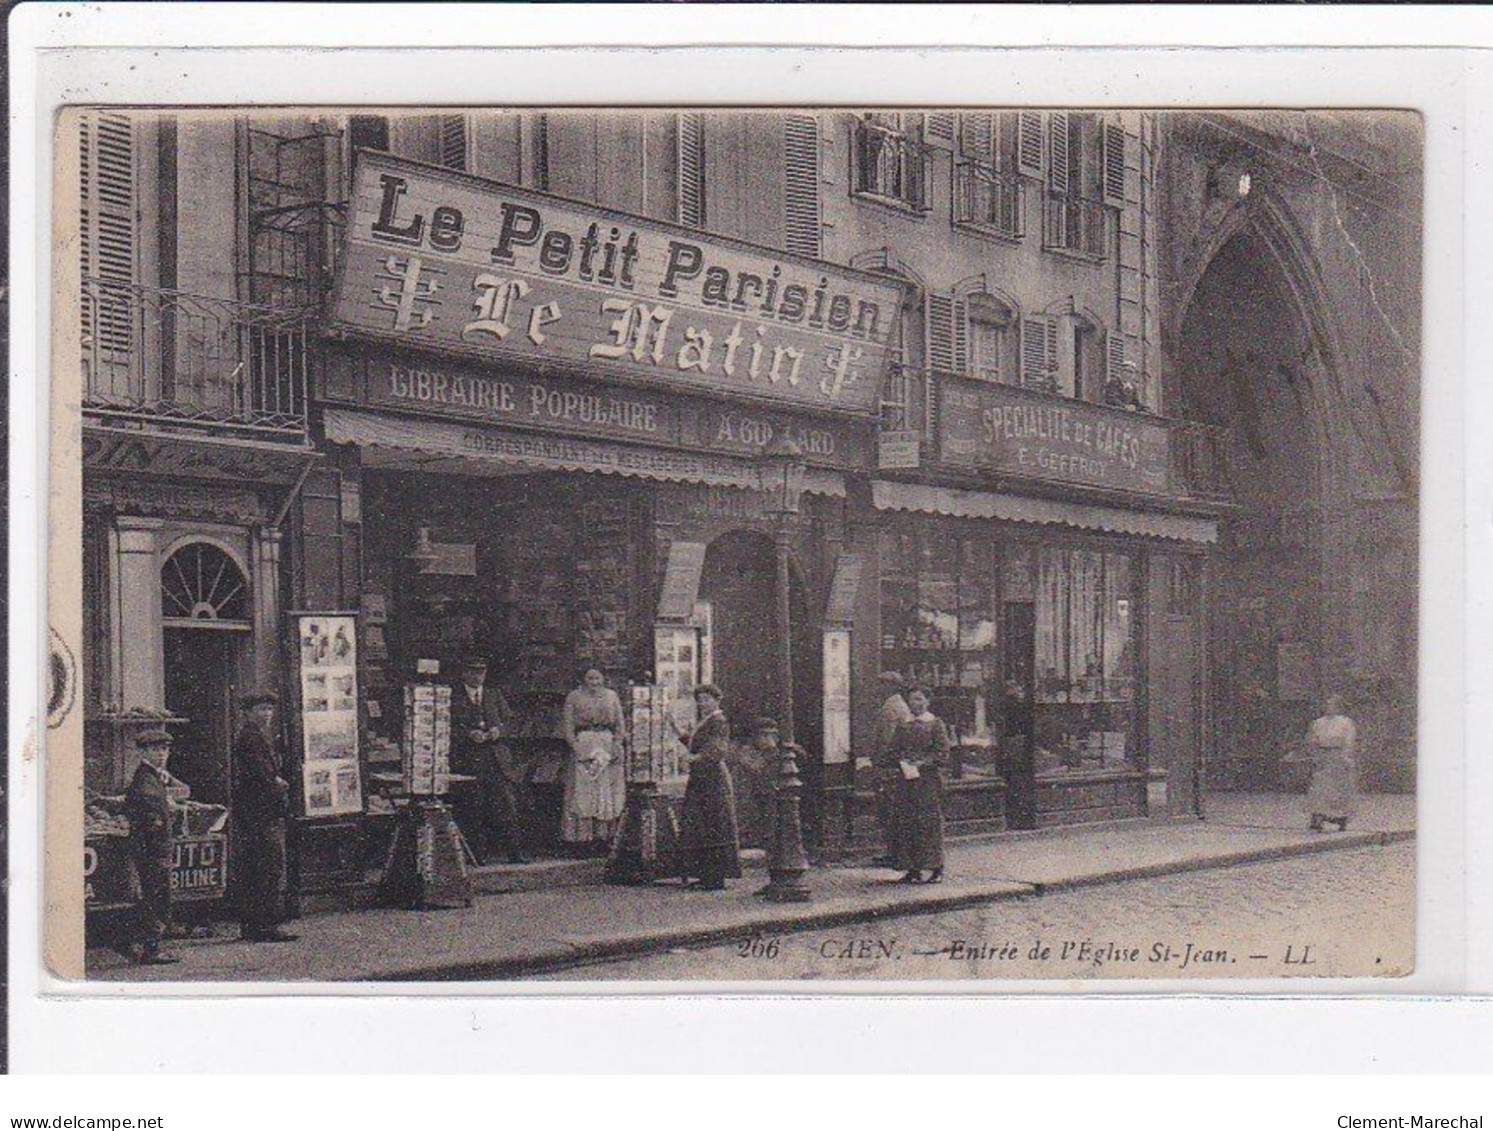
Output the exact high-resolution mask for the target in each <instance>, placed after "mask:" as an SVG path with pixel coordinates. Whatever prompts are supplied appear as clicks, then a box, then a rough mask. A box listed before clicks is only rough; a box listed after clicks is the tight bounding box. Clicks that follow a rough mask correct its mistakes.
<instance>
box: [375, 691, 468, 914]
mask: <svg viewBox="0 0 1493 1131" xmlns="http://www.w3.org/2000/svg"><path fill="white" fill-rule="evenodd" d="M403 755H404V773H403V784H404V791H405V794H406V800H405V803H404V805H403V806H401V808H400V809H399V815H398V820H397V821H396V823H395V826H394V838H393V840H392V841H391V842H390V844H389V852H388V856H387V857H386V859H385V861H384V875H383V881H382V883H381V885H380V896H381V898H382V900H383V902H384V903H386V904H389V905H391V906H396V907H407V908H410V909H424V908H438V907H470V906H471V905H472V881H471V877H470V875H469V874H468V872H467V860H466V856H467V851H468V849H467V846H466V842H465V841H464V840H463V839H462V836H461V831H460V829H458V828H457V825H456V821H455V819H454V818H453V817H452V816H451V810H450V809H448V808H447V807H446V804H445V802H444V801H442V798H443V797H444V796H445V794H446V793H447V791H448V789H449V787H450V783H451V782H452V781H453V780H458V781H461V780H466V779H465V776H464V775H453V774H452V773H451V689H450V688H449V687H446V686H444V685H442V684H438V683H436V682H434V681H433V680H429V679H427V680H422V681H420V682H417V683H411V684H407V685H406V686H405V689H404V746H403Z"/></svg>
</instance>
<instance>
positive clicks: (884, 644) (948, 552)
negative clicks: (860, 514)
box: [881, 523, 1000, 777]
mask: <svg viewBox="0 0 1493 1131" xmlns="http://www.w3.org/2000/svg"><path fill="white" fill-rule="evenodd" d="M881 539H882V544H881V569H882V575H881V635H882V639H881V653H882V655H881V666H882V669H883V670H887V671H899V672H902V673H903V674H904V675H905V676H906V677H907V678H908V679H909V680H911V681H913V682H916V683H921V684H925V685H927V686H929V687H931V688H932V689H933V699H934V710H935V711H936V713H937V714H938V715H939V717H940V718H942V719H943V720H944V721H945V723H947V724H948V726H949V728H950V730H951V732H952V733H953V737H954V740H955V743H956V746H957V747H958V752H957V755H956V760H955V765H954V776H955V777H979V776H994V775H995V774H997V773H998V772H999V768H998V757H997V755H998V751H997V749H996V739H995V735H996V725H995V722H996V720H995V718H994V714H995V711H996V709H997V708H996V704H997V703H998V698H997V694H996V692H997V688H998V681H999V676H1000V665H999V655H998V652H997V649H996V630H995V555H994V550H993V546H992V543H991V539H990V538H989V537H988V535H985V534H980V535H977V534H976V533H975V532H974V531H970V532H968V533H961V534H957V535H955V534H951V532H950V529H949V527H948V526H946V525H944V524H938V523H930V524H917V525H909V526H898V527H897V528H895V529H891V530H884V531H882V535H881Z"/></svg>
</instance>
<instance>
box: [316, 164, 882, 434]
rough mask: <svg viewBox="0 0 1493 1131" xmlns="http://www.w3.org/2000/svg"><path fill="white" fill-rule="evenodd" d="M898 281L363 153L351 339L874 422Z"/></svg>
mask: <svg viewBox="0 0 1493 1131" xmlns="http://www.w3.org/2000/svg"><path fill="white" fill-rule="evenodd" d="M902 302H903V293H902V290H901V288H900V287H899V286H898V285H897V284H896V283H895V282H893V281H891V280H888V279H886V278H882V277H878V276H875V275H870V274H866V273H863V272H859V271H853V270H850V269H847V268H843V267H837V266H834V265H831V264H827V263H822V262H819V261H816V260H811V259H804V258H801V257H797V256H791V255H787V254H781V253H775V252H773V251H771V250H768V249H763V248H755V247H749V246H747V245H743V244H739V243H736V242H734V241H731V240H727V239H724V238H722V237H718V236H711V235H707V234H705V233H702V232H697V231H693V230H690V229H686V228H680V227H676V226H674V225H669V224H665V223H661V222H659V221H656V220H649V219H644V218H640V217H633V216H626V215H623V214H621V213H617V212H612V211H610V210H607V209H604V208H600V207H596V206H592V205H586V204H578V203H575V202H572V201H568V200H560V199H557V198H555V197H551V196H547V195H545V194H543V193H537V192H532V191H529V190H527V189H520V188H513V187H511V186H508V185H502V184H498V183H496V182H492V181H485V180H481V179H479V178H476V177H471V176H468V175H466V174H464V173H458V172H454V171H451V170H447V169H440V168H435V167H432V166H427V165H422V164H418V163H413V162H409V161H403V160H399V159H397V158H392V157H389V156H386V155H384V154H376V153H359V154H358V157H357V166H356V169H355V171H354V177H353V200H352V205H351V214H350V216H349V220H348V228H347V240H346V245H345V248H344V255H343V259H342V265H341V271H340V275H339V279H338V285H337V299H336V307H335V309H336V315H335V320H336V321H337V322H338V323H339V324H340V325H341V326H342V328H343V329H344V330H346V331H350V332H356V333H359V334H366V335H369V336H376V337H378V338H381V339H385V340H388V341H391V342H394V343H397V344H399V345H402V346H406V347H410V348H414V349H424V350H432V351H438V352H444V353H453V354H459V355H464V356H467V357H486V358H489V359H507V360H514V361H518V360H522V361H528V362H535V363H542V364H544V363H547V364H551V365H554V366H557V367H563V368H564V369H567V370H573V371H576V372H582V373H586V374H589V375H592V376H595V377H599V378H603V379H607V378H612V377H615V378H617V379H619V380H622V381H624V382H629V381H632V382H642V383H647V384H653V385H656V386H662V387H665V388H677V389H680V390H689V391H694V392H705V393H712V394H717V395H720V394H726V395H731V396H736V397H744V398H748V399H753V400H759V401H765V402H774V403H777V404H779V405H783V406H792V407H797V408H806V409H811V410H816V411H832V412H847V413H858V414H864V415H872V414H874V413H875V412H876V411H877V410H878V407H879V405H880V400H881V389H882V379H883V376H884V373H885V368H886V363H887V360H888V356H889V351H890V347H891V345H892V344H893V343H892V338H893V335H894V333H895V327H896V326H897V325H898V323H899V320H900V311H901V306H902Z"/></svg>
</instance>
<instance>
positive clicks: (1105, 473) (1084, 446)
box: [939, 381, 1169, 494]
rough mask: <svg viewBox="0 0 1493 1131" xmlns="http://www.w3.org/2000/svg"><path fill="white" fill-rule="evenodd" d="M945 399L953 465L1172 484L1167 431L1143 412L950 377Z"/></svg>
mask: <svg viewBox="0 0 1493 1131" xmlns="http://www.w3.org/2000/svg"><path fill="white" fill-rule="evenodd" d="M939 404H940V407H939V424H940V428H939V435H940V451H941V453H942V456H943V459H944V460H945V461H946V462H948V463H952V464H965V465H972V466H975V467H982V468H990V469H992V470H996V471H1003V472H1006V473H1007V474H1010V475H1020V476H1024V477H1027V478H1031V479H1048V480H1055V481H1059V482H1065V483H1077V484H1083V485H1086V486H1091V487H1117V488H1121V489H1124V490H1129V491H1143V492H1146V493H1148V494H1161V493H1164V492H1165V491H1166V489H1167V466H1168V458H1169V457H1168V448H1167V444H1168V440H1169V433H1168V432H1167V428H1166V425H1165V424H1162V423H1160V422H1158V421H1156V420H1152V419H1149V418H1147V417H1145V416H1143V415H1141V414H1138V413H1127V412H1119V411H1116V410H1114V409H1106V408H1100V407H1099V406H1097V405H1091V404H1087V403H1085V402H1083V401H1063V400H1058V399H1056V398H1054V397H1051V396H1047V395H1045V394H1042V393H1030V392H1026V391H1024V390H1019V389H1012V388H1009V387H1007V386H1003V385H989V384H983V383H976V382H972V381H968V382H965V381H947V382H946V383H945V384H943V385H942V386H940V389H939Z"/></svg>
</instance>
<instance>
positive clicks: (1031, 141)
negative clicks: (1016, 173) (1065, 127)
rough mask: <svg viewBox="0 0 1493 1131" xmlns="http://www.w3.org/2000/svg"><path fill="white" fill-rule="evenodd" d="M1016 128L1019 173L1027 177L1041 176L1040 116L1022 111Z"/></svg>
mask: <svg viewBox="0 0 1493 1131" xmlns="http://www.w3.org/2000/svg"><path fill="white" fill-rule="evenodd" d="M1018 117H1019V121H1018V127H1017V135H1018V136H1017V148H1016V156H1017V164H1018V165H1019V167H1020V171H1021V172H1022V173H1025V174H1026V175H1027V176H1029V177H1040V176H1041V175H1042V115H1041V113H1039V112H1038V111H1035V110H1022V111H1021V112H1020V114H1019V116H1018Z"/></svg>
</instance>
